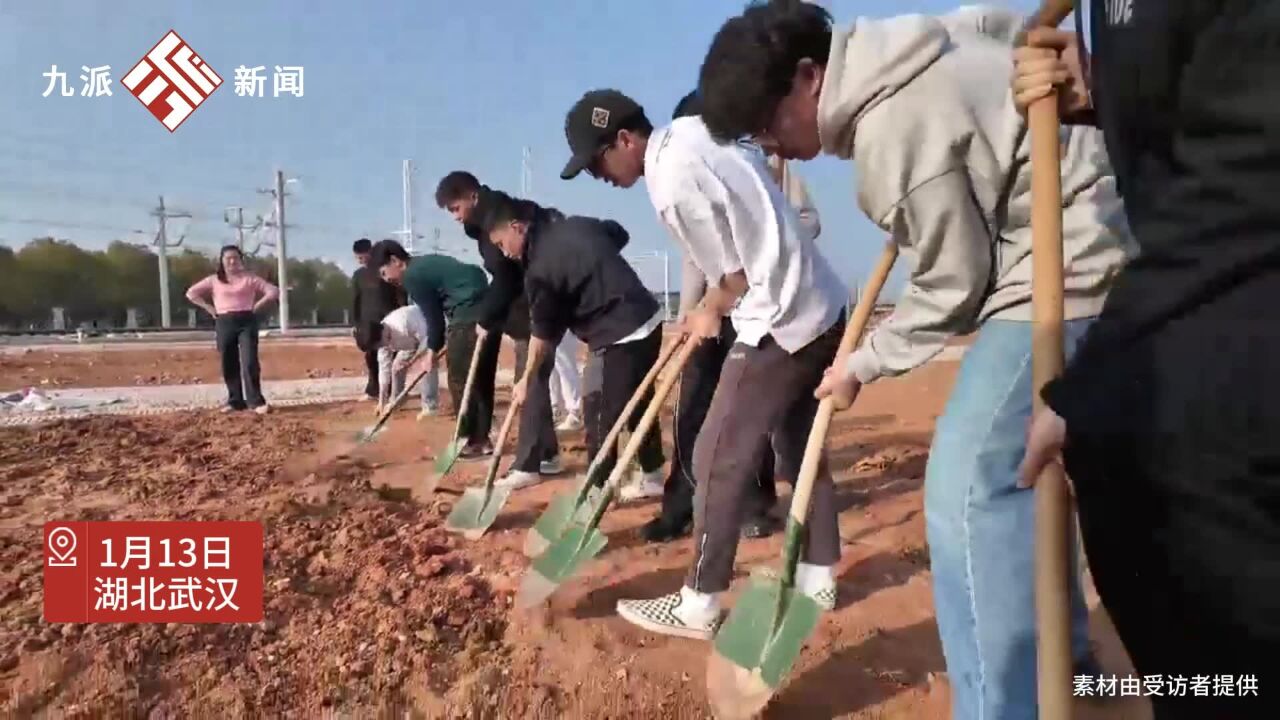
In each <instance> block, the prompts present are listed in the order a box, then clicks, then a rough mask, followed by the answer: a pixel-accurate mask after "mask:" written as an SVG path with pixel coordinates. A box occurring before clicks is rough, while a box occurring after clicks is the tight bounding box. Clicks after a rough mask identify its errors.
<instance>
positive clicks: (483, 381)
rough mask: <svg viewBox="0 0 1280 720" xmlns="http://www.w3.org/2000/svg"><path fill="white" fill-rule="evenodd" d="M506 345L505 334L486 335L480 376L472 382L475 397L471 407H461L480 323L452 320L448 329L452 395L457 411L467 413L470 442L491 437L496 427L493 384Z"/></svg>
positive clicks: (479, 359)
mask: <svg viewBox="0 0 1280 720" xmlns="http://www.w3.org/2000/svg"><path fill="white" fill-rule="evenodd" d="M501 347H502V335H501V334H498V333H489V334H488V335H485V338H484V342H483V343H482V344H481V346H480V355H479V357H477V358H476V362H477V365H476V379H475V380H474V381H473V382H472V384H471V397H470V399H469V400H468V402H467V407H465V408H461V407H458V404H459V403H461V402H462V396H463V394H464V393H465V391H466V387H467V373H468V372H469V371H470V369H471V358H472V355H473V353H475V351H476V324H475V323H473V322H465V321H464V322H452V323H449V328H448V330H446V331H445V362H446V363H447V364H448V371H449V396H450V398H452V399H453V408H454V412H457V413H465V415H464V417H463V420H462V436H463V437H465V438H467V440H468V442H473V443H481V442H485V441H487V440H488V439H489V432H490V430H492V428H493V386H494V375H496V374H497V372H498V350H499V349H501Z"/></svg>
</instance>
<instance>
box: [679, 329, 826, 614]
mask: <svg viewBox="0 0 1280 720" xmlns="http://www.w3.org/2000/svg"><path fill="white" fill-rule="evenodd" d="M843 331H844V322H843V321H841V322H837V323H836V324H835V325H833V326H832V327H831V328H830V329H828V330H827V331H826V332H825V333H823V334H822V335H820V336H819V337H818V338H817V339H816V340H814V341H813V342H811V343H809V344H808V345H806V346H805V347H803V348H801V349H800V350H799V351H797V352H795V353H794V354H790V353H787V351H785V350H783V349H782V348H781V347H779V346H778V344H777V343H775V342H774V341H773V339H772V338H771V337H768V336H766V337H765V338H764V339H763V340H761V341H760V346H759V347H751V346H749V345H744V344H742V343H737V344H735V345H734V346H733V347H732V348H730V350H729V356H728V358H726V359H725V363H724V368H723V370H722V371H721V373H720V383H719V385H718V386H717V387H716V392H715V397H714V399H713V400H712V401H711V408H710V410H708V411H707V419H706V424H705V425H704V427H703V428H702V432H700V433H699V434H698V442H697V443H696V444H695V447H694V451H693V453H694V458H693V471H694V473H695V475H696V476H697V478H698V481H697V490H696V493H695V496H694V518H693V523H694V524H693V536H694V542H693V547H694V562H693V564H692V566H691V567H690V568H689V574H688V576H687V578H686V581H685V584H686V585H688V586H689V587H691V588H693V589H694V590H698V591H700V592H708V593H715V592H723V591H725V590H728V589H729V581H730V580H731V579H732V577H733V561H734V557H735V556H736V555H737V551H738V538H739V531H740V528H741V527H742V521H743V520H744V519H746V518H745V514H746V511H747V509H748V503H747V498H748V497H749V493H751V492H753V490H752V488H755V487H758V482H757V475H756V473H757V469H758V468H759V467H760V461H761V458H762V457H763V456H764V455H765V453H767V452H768V451H769V446H770V435H772V439H773V447H774V448H775V449H776V450H777V452H778V462H779V470H780V471H781V472H782V475H783V476H784V477H797V476H798V475H799V471H800V463H801V461H802V460H803V458H804V448H805V444H806V443H807V442H808V440H809V429H810V428H811V427H812V426H813V418H814V415H816V414H817V410H818V401H817V400H816V399H814V397H813V391H814V390H815V389H816V388H817V387H818V383H820V382H821V381H822V373H823V371H824V370H826V369H827V368H828V367H829V366H830V365H831V361H832V360H833V359H834V358H835V355H836V348H837V347H838V346H839V344H840V336H841V334H842V333H843ZM809 503H810V506H809V515H808V520H807V522H806V523H805V531H806V537H805V541H804V549H803V554H802V558H803V559H804V561H805V562H807V563H811V564H813V565H834V564H835V562H836V560H838V559H840V531H839V528H838V527H837V525H836V508H835V486H834V485H833V483H832V480H831V470H830V468H829V467H828V465H827V457H826V453H825V452H824V453H823V456H822V460H821V462H820V464H819V467H818V476H817V478H815V480H814V484H813V492H812V494H811V495H810V500H809Z"/></svg>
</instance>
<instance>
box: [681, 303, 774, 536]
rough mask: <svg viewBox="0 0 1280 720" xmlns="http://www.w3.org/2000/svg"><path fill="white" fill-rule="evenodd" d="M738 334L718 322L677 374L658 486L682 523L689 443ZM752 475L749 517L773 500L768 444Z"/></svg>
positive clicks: (689, 504)
mask: <svg viewBox="0 0 1280 720" xmlns="http://www.w3.org/2000/svg"><path fill="white" fill-rule="evenodd" d="M737 338H738V334H737V332H735V331H734V329H733V325H732V324H731V323H730V322H729V321H728V320H725V321H724V323H722V324H721V326H720V337H719V338H718V339H717V340H707V341H704V342H702V343H701V344H700V345H698V347H697V349H695V350H694V351H693V353H692V354H691V355H690V356H689V362H688V364H687V365H685V367H684V372H683V373H682V374H681V375H680V390H679V393H680V394H679V396H678V399H677V401H676V426H675V432H674V433H673V439H674V442H675V448H674V451H673V453H672V458H671V470H670V472H669V473H668V474H667V482H666V485H665V486H664V487H663V489H662V517H663V518H665V519H666V520H667V521H668V522H669V523H671V524H675V525H683V524H684V523H687V522H689V520H690V519H692V518H693V494H694V487H695V482H694V474H693V446H694V444H695V443H696V442H697V439H698V433H699V432H701V430H702V423H703V422H704V421H705V420H706V418H707V410H708V409H709V408H710V407H711V398H712V397H713V396H714V395H715V392H716V385H717V384H719V382H720V369H721V368H722V367H724V360H725V358H726V357H728V355H729V348H731V347H733V343H734V342H735V341H736V340H737ZM757 481H758V482H757V485H756V488H757V492H754V493H752V494H750V495H749V496H748V499H747V515H746V517H748V518H753V517H759V516H761V515H764V514H765V513H767V512H768V511H769V510H770V509H771V508H772V507H773V506H774V504H775V503H777V501H778V491H777V486H776V485H775V484H774V453H773V451H772V449H770V450H769V451H767V452H765V454H764V457H762V458H761V460H760V470H759V475H758V477H757ZM792 481H794V478H792Z"/></svg>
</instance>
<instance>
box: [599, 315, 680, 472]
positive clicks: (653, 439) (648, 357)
mask: <svg viewBox="0 0 1280 720" xmlns="http://www.w3.org/2000/svg"><path fill="white" fill-rule="evenodd" d="M661 351H662V328H661V327H658V328H656V329H655V330H654V331H653V332H652V333H650V334H649V336H648V337H646V338H644V339H643V340H636V341H633V342H629V343H625V344H622V345H610V346H608V347H606V348H604V349H603V350H600V351H598V354H599V356H600V364H599V372H600V380H601V388H600V392H599V395H598V399H597V400H594V401H593V402H597V403H598V406H599V409H598V411H596V412H588V413H587V416H588V417H587V419H588V421H589V422H594V423H595V425H596V426H595V427H594V428H591V432H588V433H587V454H588V462H592V461H594V460H595V458H596V456H597V455H599V454H600V453H602V452H603V453H605V455H604V457H603V458H601V460H600V473H599V474H598V475H597V477H598V478H600V480H601V482H603V480H604V479H605V478H607V477H608V475H609V473H610V472H611V471H612V470H613V465H614V463H615V462H616V461H617V457H618V446H617V443H613V444H612V445H610V447H607V448H606V447H601V444H602V443H603V442H604V438H605V436H606V435H608V434H609V430H611V429H612V428H613V426H614V424H615V423H616V422H617V421H618V418H620V417H622V411H623V410H625V409H626V406H627V402H628V401H630V400H631V396H632V395H634V394H635V391H636V388H638V387H640V383H641V382H642V381H643V380H644V376H645V375H647V374H648V373H649V369H650V368H652V367H653V364H654V363H655V362H657V361H658V355H659V354H660V353H661ZM653 396H654V389H653V388H652V387H650V388H649V391H648V392H646V393H645V394H644V396H643V398H641V402H640V404H639V405H637V406H636V409H635V412H633V413H631V417H630V418H629V419H628V420H627V427H628V428H629V429H630V430H632V431H634V430H635V429H636V427H637V426H639V424H640V418H641V416H643V415H644V411H645V409H646V408H648V407H649V403H650V402H652V401H653ZM636 460H637V461H638V462H639V463H640V469H641V470H643V471H644V472H653V471H654V470H659V469H661V468H662V463H663V462H665V460H666V458H664V457H663V455H662V428H661V426H660V424H659V423H657V422H655V423H654V424H653V427H651V428H649V432H648V433H646V434H645V436H644V439H643V441H642V442H641V444H640V451H639V453H638V454H637V457H636Z"/></svg>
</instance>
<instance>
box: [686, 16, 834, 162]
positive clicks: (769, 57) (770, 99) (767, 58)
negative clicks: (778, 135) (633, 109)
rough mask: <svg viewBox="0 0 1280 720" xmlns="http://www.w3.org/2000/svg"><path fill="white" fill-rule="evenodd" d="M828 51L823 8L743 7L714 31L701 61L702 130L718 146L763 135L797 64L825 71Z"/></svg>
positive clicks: (826, 18) (827, 24)
mask: <svg viewBox="0 0 1280 720" xmlns="http://www.w3.org/2000/svg"><path fill="white" fill-rule="evenodd" d="M830 52H831V13H829V12H827V11H826V9H824V8H822V7H819V6H817V5H814V4H813V3H808V2H803V0H770V1H769V2H756V3H752V4H751V5H748V6H747V9H746V10H745V11H744V12H743V13H742V14H741V15H739V16H738V17H735V18H730V19H729V20H728V21H727V22H725V24H724V25H723V26H721V28H720V30H719V31H718V32H716V35H715V38H713V39H712V41H711V47H710V48H709V49H708V50H707V57H706V59H704V60H703V61H702V69H701V71H700V72H699V75H698V94H699V95H700V96H701V98H702V120H703V122H705V123H706V124H707V129H708V130H710V131H711V134H712V135H713V136H714V137H715V138H716V139H717V140H720V141H721V142H730V141H733V140H738V139H741V138H743V137H747V136H750V135H756V134H758V133H760V132H762V131H763V130H764V129H765V128H766V127H768V125H769V122H770V121H771V120H772V119H773V115H774V113H775V112H777V109H778V104H779V103H780V102H782V99H783V98H784V97H786V96H787V95H788V94H790V93H791V80H792V78H793V77H794V76H795V72H796V66H797V65H798V64H799V63H800V61H801V60H803V59H805V58H808V59H809V60H812V61H813V62H814V63H816V64H818V65H822V66H825V65H826V64H827V58H828V56H829V55H830Z"/></svg>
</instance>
